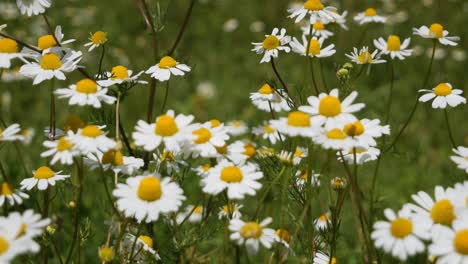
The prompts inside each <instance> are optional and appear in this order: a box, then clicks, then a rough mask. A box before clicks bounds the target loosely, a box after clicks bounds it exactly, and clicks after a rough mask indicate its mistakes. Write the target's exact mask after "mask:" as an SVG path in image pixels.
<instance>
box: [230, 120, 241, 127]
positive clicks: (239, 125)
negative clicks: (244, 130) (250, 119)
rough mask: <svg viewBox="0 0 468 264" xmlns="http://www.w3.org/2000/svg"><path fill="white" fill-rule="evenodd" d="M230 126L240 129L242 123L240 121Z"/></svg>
mask: <svg viewBox="0 0 468 264" xmlns="http://www.w3.org/2000/svg"><path fill="white" fill-rule="evenodd" d="M232 125H233V126H234V127H242V122H241V121H234V122H232Z"/></svg>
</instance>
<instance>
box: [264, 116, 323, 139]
mask: <svg viewBox="0 0 468 264" xmlns="http://www.w3.org/2000/svg"><path fill="white" fill-rule="evenodd" d="M271 126H272V127H273V128H274V129H277V130H278V131H279V132H280V133H282V134H284V135H288V136H291V137H297V136H301V137H310V138H311V137H314V136H315V135H316V133H317V128H318V127H317V124H315V122H312V117H310V116H309V115H308V114H306V113H304V112H301V111H294V112H290V113H289V114H288V117H281V118H280V119H278V120H271Z"/></svg>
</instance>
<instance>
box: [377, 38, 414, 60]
mask: <svg viewBox="0 0 468 264" xmlns="http://www.w3.org/2000/svg"><path fill="white" fill-rule="evenodd" d="M410 41H411V40H410V38H407V39H405V40H404V41H403V44H402V43H401V40H400V37H398V36H396V35H390V36H389V37H388V40H387V41H385V39H384V38H378V39H374V46H375V47H376V48H377V49H379V50H381V53H382V54H390V57H391V58H392V59H395V57H397V58H398V59H400V60H404V59H405V57H409V56H411V53H413V50H412V49H408V46H409V44H410Z"/></svg>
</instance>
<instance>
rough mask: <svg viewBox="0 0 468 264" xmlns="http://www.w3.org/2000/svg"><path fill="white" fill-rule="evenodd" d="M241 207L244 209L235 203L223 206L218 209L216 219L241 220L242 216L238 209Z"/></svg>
mask: <svg viewBox="0 0 468 264" xmlns="http://www.w3.org/2000/svg"><path fill="white" fill-rule="evenodd" d="M242 207H244V206H243V205H241V204H236V203H233V204H229V205H225V206H223V207H221V208H219V213H218V218H219V219H223V218H227V219H230V218H232V219H235V218H241V216H242V214H241V212H240V209H241V208H242Z"/></svg>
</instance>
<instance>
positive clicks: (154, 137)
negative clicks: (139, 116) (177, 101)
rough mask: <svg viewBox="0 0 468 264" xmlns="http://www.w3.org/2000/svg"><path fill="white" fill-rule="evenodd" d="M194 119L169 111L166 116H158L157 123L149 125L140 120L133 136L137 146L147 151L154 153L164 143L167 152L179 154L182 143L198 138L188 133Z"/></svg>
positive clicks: (190, 116)
mask: <svg viewBox="0 0 468 264" xmlns="http://www.w3.org/2000/svg"><path fill="white" fill-rule="evenodd" d="M193 118H194V117H193V116H192V115H188V116H186V115H182V114H179V115H177V116H175V114H174V111H173V110H169V111H167V113H166V114H164V115H160V116H158V117H157V118H156V122H155V123H151V124H148V123H146V122H145V121H143V120H140V121H138V123H137V125H136V127H135V130H136V131H135V132H133V134H132V137H133V140H135V145H137V146H139V147H143V148H144V149H145V150H146V151H153V150H155V149H156V148H158V147H159V145H161V143H164V147H165V148H166V150H168V151H171V152H179V151H180V149H181V148H180V145H181V144H182V141H185V140H191V139H195V138H196V136H192V135H190V133H188V131H187V127H188V125H189V124H190V123H191V122H192V120H193Z"/></svg>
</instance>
